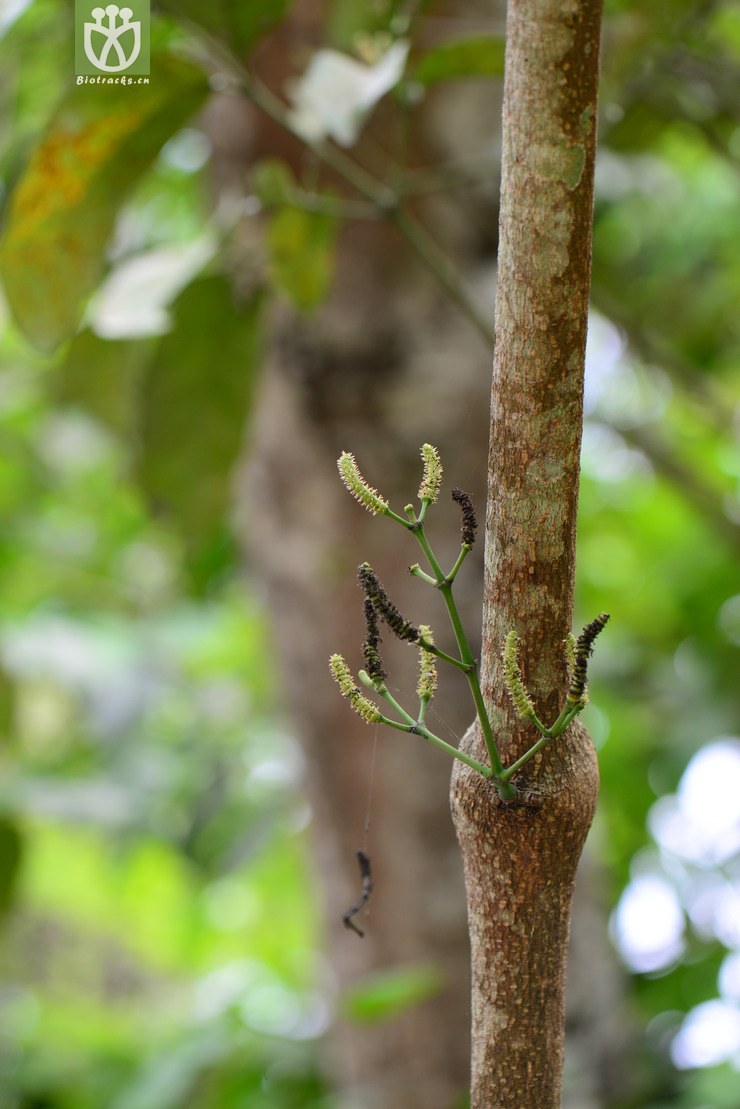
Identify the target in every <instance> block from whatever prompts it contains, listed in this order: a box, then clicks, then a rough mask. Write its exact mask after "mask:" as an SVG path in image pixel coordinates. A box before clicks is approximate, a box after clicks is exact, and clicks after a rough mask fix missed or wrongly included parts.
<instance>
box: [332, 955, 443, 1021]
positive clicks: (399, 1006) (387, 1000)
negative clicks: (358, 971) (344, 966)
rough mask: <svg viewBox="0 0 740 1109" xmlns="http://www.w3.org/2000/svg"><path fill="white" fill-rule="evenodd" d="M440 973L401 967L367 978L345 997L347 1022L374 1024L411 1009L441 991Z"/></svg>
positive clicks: (422, 968) (344, 1006)
mask: <svg viewBox="0 0 740 1109" xmlns="http://www.w3.org/2000/svg"><path fill="white" fill-rule="evenodd" d="M442 985H443V983H442V978H441V975H440V973H439V971H438V970H437V969H436V968H435V967H432V966H415V967H404V968H403V969H401V970H394V971H390V972H388V973H386V974H376V975H372V977H369V978H366V979H365V980H364V981H363V982H361V983H360V984H359V985H358V986H355V987H354V988H353V989H352V990H351V991H348V992H347V993H346V994H345V996H344V1003H343V1009H344V1012H345V1013H346V1015H347V1016H348V1017H349V1018H350V1020H355V1021H357V1022H359V1023H364V1024H374V1023H376V1022H377V1021H382V1020H389V1019H390V1018H391V1017H396V1016H399V1015H400V1014H401V1013H405V1012H407V1010H409V1009H413V1008H414V1006H415V1005H419V1004H420V1003H421V1002H422V1001H426V1000H427V998H430V997H434V996H435V995H436V994H438V993H439V992H440V990H441V989H442Z"/></svg>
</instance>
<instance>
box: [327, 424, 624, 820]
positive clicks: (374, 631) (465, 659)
mask: <svg viewBox="0 0 740 1109" xmlns="http://www.w3.org/2000/svg"><path fill="white" fill-rule="evenodd" d="M421 458H422V463H423V472H422V479H421V484H420V486H419V493H418V496H419V500H420V501H421V508H420V510H419V512H418V513H417V512H416V511H415V510H414V507H413V505H410V504H408V505H406V507H405V508H404V515H403V516H401V515H399V514H398V513H396V512H393V511H392V509H391V508H390V506H389V504H388V501H387V500H385V498H384V497H382V496H381V494H380V493H378V491H377V489H374V488H373V487H372V486H371V485H369V484H368V482H367V481H365V479H364V477H363V476H362V474H361V472H360V469H359V467H358V465H357V462H356V460H355V458H354V455H352V454H350V453H349V452H348V451H345V452H344V453H343V454H342V455H341V456H340V458H339V459H338V462H337V466H338V469H339V473H340V476H341V478H342V481H343V482H344V484H345V485H346V487H347V489H348V490H349V492H350V493H351V494H352V496H353V497H355V499H356V500H357V501H359V503H360V504H361V505H362V506H363V508H365V509H367V511H368V512H371V513H373V515H378V516H389V517H390V518H391V519H392V520H395V521H396V522H397V523H399V524H401V525H402V527H404V528H406V529H407V530H408V531H410V532H411V533H412V535H413V536H414V537H415V539H416V541H417V542H418V544H419V546H420V547H421V550H422V552H423V554H424V556H425V558H426V561H427V563H428V565H429V568H430V570H431V574H429V573H427V572H426V571H425V570H422V568H421V567H420V566H419V565H418V563H416V564H415V565H413V566H411V567H410V572H411V573H412V574H413V575H414V576H415V577H417V578H420V579H421V580H422V581H424V582H426V583H427V584H429V585H432V586H434V587H435V588H436V589H437V591H438V592H439V593H440V594H441V596H442V599H443V601H444V603H445V607H446V609H447V614H448V616H449V619H450V623H451V625H452V630H453V632H454V635H455V640H456V643H457V649H458V654H459V657H458V658H455V657H454V655H449V654H447V653H446V652H445V651H442V650H441V649H440V648H439V647H438V646H437V645H436V644H435V642H434V635H433V633H432V630H431V628H430V627H429V626H428V625H425V624H421V625H419V627H416V626H415V625H414V624H412V623H411V621H410V620H407V619H406V618H405V616H403V615H402V614H401V613H400V612H399V610H398V609H397V608H396V606H395V605H394V604H393V602H392V601H391V600H390V598H389V597H388V594H387V593H386V591H385V588H384V587H383V584H382V582H381V581H380V579H379V578H378V576H377V574H376V573H375V571H374V570H373V569H372V567H371V566H370V565H369V564H368V563H367V562H364V563H363V564H362V565H361V566H360V567H359V570H358V576H359V579H360V584H361V586H362V589H363V591H364V593H365V621H366V625H367V635H366V639H365V642H364V644H363V647H362V651H363V656H364V659H365V666H366V669H364V670H360V672H359V680H360V682H361V683H362V685H364V686H365V687H366V688H367V689H369V690H372V691H373V692H374V693H376V694H377V695H378V696H379V697H381V698H382V700H383V701H384V702H385V703H386V704H387V705H388V706H389V708H390V710H391V712H392V713H394V714H395V717H397V719H396V718H394V716H389V715H386V714H385V713H383V712H381V711H380V709H379V708H378V707H377V705H375V704H374V703H373V702H372V701H371V700H369V698H367V697H365V695H364V694H363V693H361V692H360V690H359V688H358V687H357V686H356V685H355V682H354V679H353V678H352V674H351V672H350V670H349V667H348V666H347V664H346V662H345V661H344V659H343V658H342V656H341V655H332V657H331V660H330V667H331V671H332V675H333V676H334V679H335V680H336V682H337V684H338V685H339V688H340V690H341V692H342V694H343V695H344V696H345V697H347V699H348V700H349V702H350V704H351V705H352V707H353V708H354V710H355V712H357V714H358V715H359V716H361V717H362V719H363V720H365V722H366V723H368V724H385V725H386V726H388V727H390V728H393V729H395V730H396V731H401V732H406V733H408V734H411V735H420V736H422V737H423V738H424V739H426V740H428V741H429V742H430V743H433V744H434V745H435V746H436V747H440V748H441V749H442V750H443V751H446V752H447V753H448V754H449V755H452V757H453V758H456V759H459V760H460V761H461V762H464V763H466V764H467V765H468V766H470V767H472V768H473V769H474V770H476V771H478V773H479V774H481V775H482V776H483V777H484V778H486V779H487V780H488V781H490V782H491V784H492V785H493V787H494V788H495V789H496V791H497V792H498V794H499V796H500V797H501V799H502V800H504V801H512V800H514V799H515V798H516V796H517V789H516V785H515V784H514V782H513V781H512V779H513V778H514V777H515V775H516V774H518V773H519V771H520V770H521V769H522V768H523V767H524V766H525V765H526V764H527V763H528V762H529V760H530V759H531V758H533V757H534V755H536V754H537V753H538V752H539V751H541V750H542V749H543V748H544V747H546V746H547V744H548V743H551V742H552V741H553V740H554V739H556V738H557V737H558V736H559V735H562V733H563V732H564V731H565V729H566V728H567V727H568V725H569V724H570V722H571V721H572V720H573V719H574V718H575V717H576V716H577V715H578V713H579V712H581V710H582V709H583V707H584V706H585V704H586V701H587V699H588V686H587V667H588V658H589V656H590V654H591V653H592V650H593V643H594V640H595V639H596V636H597V635H598V634H599V632H600V631H601V630H602V628H603V627H604V625H605V624H606V622H607V620H608V619H609V617H608V616H607V615H606V614H605V613H602V614H601V615H600V616H598V617H597V618H596V619H595V620H592V621H591V623H590V624H587V625H586V627H585V628H584V629H583V631H582V632H581V634H580V635H579V636H578V638H577V639H576V638H575V637H574V636H572V635H571V636H569V637H568V639H567V641H566V654H567V659H568V689H567V693H566V697H565V704H564V706H563V709H562V711H561V712H560V715H559V716H558V717H557V719H556V720H555V721H554V722H553V723H552V724H551V725H550V726H549V727H548V726H546V725H545V724H543V723H542V721H541V720H540V719H539V718H538V716H537V713H536V711H535V708H534V704H533V702H532V698H531V696H530V694H529V692H528V690H527V688H526V686H525V684H524V680H523V678H522V674H521V670H520V668H519V661H518V658H517V637H516V632H514V631H511V632H510V633H509V635H508V636H507V638H506V643H505V645H504V649H503V663H504V677H505V681H506V686H507V689H508V691H509V694H510V696H511V699H512V701H513V703H514V706H515V707H516V709H517V712H518V714H519V716H521V717H522V718H523V719H526V720H529V721H530V722H531V723H532V724H533V725H534V727H535V728H536V729H537V731H538V732H539V733H540V738H539V739H538V740H537V741H536V742H535V743H533V744H532V746H531V747H530V748H529V750H528V751H526V752H525V753H524V754H523V755H522V756H521V758H519V759H517V760H516V762H513V763H511V764H510V765H509V766H507V767H505V766H504V765H503V763H502V762H501V756H500V754H499V751H498V746H497V744H496V739H495V736H494V733H493V728H492V726H491V718H490V714H489V712H488V709H487V707H486V704H485V701H484V699H483V693H482V691H481V687H480V682H479V680H478V664H477V661H476V659H475V658H474V657H473V653H472V651H471V649H470V645H469V643H468V639H467V636H466V634H465V629H464V628H463V625H462V621H461V619H460V614H459V612H458V610H457V604H456V603H455V598H454V595H453V584H454V581H455V578H456V576H457V574H458V571H459V570H460V567H461V566H462V564H463V562H464V561H465V558H466V556H467V555H468V553H469V552H470V550H471V548H472V546H473V543H474V542H475V533H476V530H477V526H478V525H477V521H476V517H475V509H474V508H473V503H472V501H471V499H470V497H469V495H468V494H467V493H465V492H464V491H463V490H461V489H453V490H452V498H453V500H454V501H456V503H457V504H458V505H459V506H460V511H461V528H460V553H459V554H458V556H457V559H456V561H455V564H454V565H453V567H452V569H451V570H450V571H449V573H447V574H445V572H444V570H443V569H442V567H441V566H440V564H439V561H438V560H437V557H436V556H435V554H434V551H433V550H432V548H431V546H430V543H429V540H428V538H427V535H426V532H425V530H424V522H425V519H426V515H427V510H428V509H429V507H430V505H432V504H434V503H435V501H436V500H437V498H438V497H439V492H440V488H441V485H442V464H441V461H440V458H439V454H438V452H437V449H436V447H433V446H431V444H429V443H424V445H423V446H422V448H421ZM379 621H382V622H383V623H384V624H385V625H386V626H387V627H388V628H389V629H390V630H391V631H392V632H393V634H394V635H395V636H397V637H398V638H399V639H402V640H404V641H405V642H407V643H414V644H416V646H417V647H418V648H419V656H420V657H419V682H418V685H417V694H418V697H419V709H418V712H417V715H416V717H414V716H412V715H411V714H410V713H409V712H407V711H406V709H404V708H403V707H402V706H401V705H400V704H399V703H398V702H397V701H396V699H395V698H394V697H393V696H392V695H391V694H390V693H389V691H388V688H387V686H386V677H387V676H386V673H385V670H384V669H383V663H382V660H381V657H380V643H381V638H380V630H379ZM438 660H439V661H440V662H445V663H447V664H448V665H450V666H453V667H455V668H456V669H458V670H461V671H463V673H464V674H465V677H466V678H467V681H468V685H469V686H470V693H471V696H472V699H473V703H474V705H475V710H476V713H477V717H478V721H479V724H480V728H481V732H482V735H483V739H484V741H485V745H486V751H487V753H488V757H489V760H490V765H489V766H486V765H484V764H483V763H481V762H479V761H478V760H477V759H474V758H471V757H470V756H468V755H466V754H464V753H463V752H462V751H459V750H458V749H457V748H456V747H453V746H452V744H450V743H447V742H445V740H443V739H440V737H439V736H437V735H435V734H434V733H433V732H431V731H430V730H429V729H428V728H427V726H426V724H425V722H424V720H425V715H426V709H427V705H428V704H429V702H430V700H431V699H432V697H433V696H434V693H435V691H436V688H437V670H436V663H437V661H438Z"/></svg>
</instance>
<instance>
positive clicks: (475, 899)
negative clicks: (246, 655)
mask: <svg viewBox="0 0 740 1109" xmlns="http://www.w3.org/2000/svg"><path fill="white" fill-rule="evenodd" d="M600 21H601V0H511V3H510V5H509V11H508V20H507V50H506V84H505V90H504V115H503V119H504V147H503V166H502V190H501V215H500V224H499V272H498V289H497V298H496V354H495V360H494V374H493V393H492V410H491V446H490V457H489V498H488V512H487V520H486V586H485V599H484V624H483V654H482V664H481V669H482V684H483V690H484V695H485V697H486V700H487V703H488V704H490V705H491V707H492V715H493V719H494V725H495V731H496V734H497V737H498V741H499V745H500V750H501V753H502V756H503V759H504V763H508V762H511V761H512V760H513V759H515V758H517V757H518V756H519V755H521V754H522V753H523V752H524V751H525V750H526V749H527V748H528V747H529V746H531V744H532V743H533V741H534V740H535V739H536V738H537V734H536V733H535V731H534V729H533V727H532V726H531V725H528V724H527V723H525V722H522V721H521V720H519V719H517V717H516V715H515V712H514V710H513V709H512V706H511V705H510V704H509V701H508V698H507V695H506V693H505V690H504V686H503V681H502V674H501V666H500V652H501V647H502V644H503V641H504V638H505V636H506V633H507V632H508V631H509V630H510V629H512V628H514V629H516V631H517V632H518V634H519V636H520V658H521V661H522V669H523V671H524V674H525V678H526V680H527V683H528V685H529V687H530V689H531V692H532V694H533V697H534V701H535V705H536V708H537V712H538V715H539V716H540V718H541V719H544V720H545V721H546V722H551V721H552V720H553V719H554V718H555V716H556V715H557V713H558V711H559V709H560V708H561V707H562V703H563V699H564V693H565V688H566V671H565V658H564V653H563V639H564V637H565V635H566V633H567V632H568V631H569V630H570V625H571V617H572V602H573V580H574V569H575V528H576V507H577V498H578V473H579V455H580V442H581V429H582V397H583V367H584V355H585V343H586V324H587V311H588V298H589V285H590V256H591V224H592V209H593V166H594V150H595V129H596V107H597V82H598V54H599V34H600ZM465 747H466V749H468V750H470V751H471V752H475V753H476V754H477V757H479V758H480V757H482V756H483V754H484V751H483V748H482V743H481V740H480V737H479V735H478V734H477V730H476V729H471V730H470V732H469V733H468V735H467V736H466V740H465ZM517 785H518V786H519V788H520V792H521V798H522V800H523V801H524V802H525V804H523V805H522V806H521V807H516V806H505V805H501V804H499V803H497V799H496V797H495V795H494V794H493V792H492V791H491V790H490V789H489V788H488V787H487V786H486V784H485V782H483V780H482V779H480V778H479V777H477V776H476V775H475V774H474V773H472V772H470V771H468V770H467V768H465V767H458V768H456V770H455V774H454V778H453V790H452V803H453V813H454V818H455V823H456V828H457V833H458V839H459V842H460V846H461V849H462V853H463V860H464V866H465V876H466V885H467V891H468V918H469V926H470V936H471V954H472V973H473V1031H472V1050H473V1064H472V1104H473V1107H474V1109H483V1107H486V1109H490V1107H492V1106H510V1107H512V1109H513V1107H516V1109H522V1107H523V1106H537V1109H552V1107H555V1106H557V1105H559V1104H560V1098H561V1083H562V1078H561V1074H562V1053H563V1037H564V988H565V965H566V956H567V942H568V930H569V920H570V910H571V902H572V894H573V885H574V880H575V872H576V868H577V865H578V860H579V858H580V854H581V850H582V848H583V844H584V841H585V838H586V834H587V832H588V828H589V826H590V824H591V820H592V817H593V812H594V807H595V803H596V795H597V789H598V772H597V766H596V759H595V755H594V752H593V748H592V746H591V743H590V740H589V738H588V735H587V733H586V731H585V729H584V728H583V726H582V725H581V724H580V723H574V724H571V726H570V727H569V728H568V730H567V732H566V733H565V734H564V736H562V737H561V738H560V739H558V740H556V741H554V743H553V744H552V745H551V746H550V747H549V748H546V749H545V751H544V752H543V753H541V754H540V755H539V756H537V757H536V758H535V759H533V760H532V762H530V763H529V764H528V765H527V766H526V767H525V769H524V770H523V772H522V773H521V774H520V775H519V776H518V778H517Z"/></svg>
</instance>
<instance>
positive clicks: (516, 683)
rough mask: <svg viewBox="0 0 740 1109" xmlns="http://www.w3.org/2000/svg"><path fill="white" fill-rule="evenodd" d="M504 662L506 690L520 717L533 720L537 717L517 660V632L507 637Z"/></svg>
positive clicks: (512, 632)
mask: <svg viewBox="0 0 740 1109" xmlns="http://www.w3.org/2000/svg"><path fill="white" fill-rule="evenodd" d="M503 660H504V678H505V679H506V688H507V689H508V691H509V696H510V697H511V699H512V701H513V702H514V705H515V707H516V710H517V712H518V714H519V716H521V717H522V718H527V717H529V718H530V719H531V718H533V717H534V715H535V711H534V705H533V704H532V700H531V698H530V696H529V694H528V693H527V689H526V686H525V685H524V682H523V681H522V672H521V670H520V669H519V659H518V658H517V649H516V632H515V631H510V632H509V634H508V635H507V637H506V643H505V644H504V650H503Z"/></svg>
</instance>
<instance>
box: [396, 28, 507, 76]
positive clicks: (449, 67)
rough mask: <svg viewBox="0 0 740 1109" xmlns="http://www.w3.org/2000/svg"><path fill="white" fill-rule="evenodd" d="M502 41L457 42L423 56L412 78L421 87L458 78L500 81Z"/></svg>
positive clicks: (467, 40) (502, 60)
mask: <svg viewBox="0 0 740 1109" xmlns="http://www.w3.org/2000/svg"><path fill="white" fill-rule="evenodd" d="M505 45H506V44H505V40H504V38H503V37H501V38H499V37H492V36H487V37H485V38H469V39H458V40H457V41H456V42H444V43H442V44H441V45H440V46H435V47H434V49H433V50H428V51H427V52H426V54H423V55H422V56H421V58H420V59H419V61H418V62H417V64H416V68H415V70H414V71H413V73H412V74H411V76H412V77H413V79H414V80H415V81H419V82H420V83H421V84H422V85H427V86H428V85H434V84H436V83H437V81H450V80H453V79H456V78H460V77H501V76H502V75H503V72H504V51H505Z"/></svg>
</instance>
